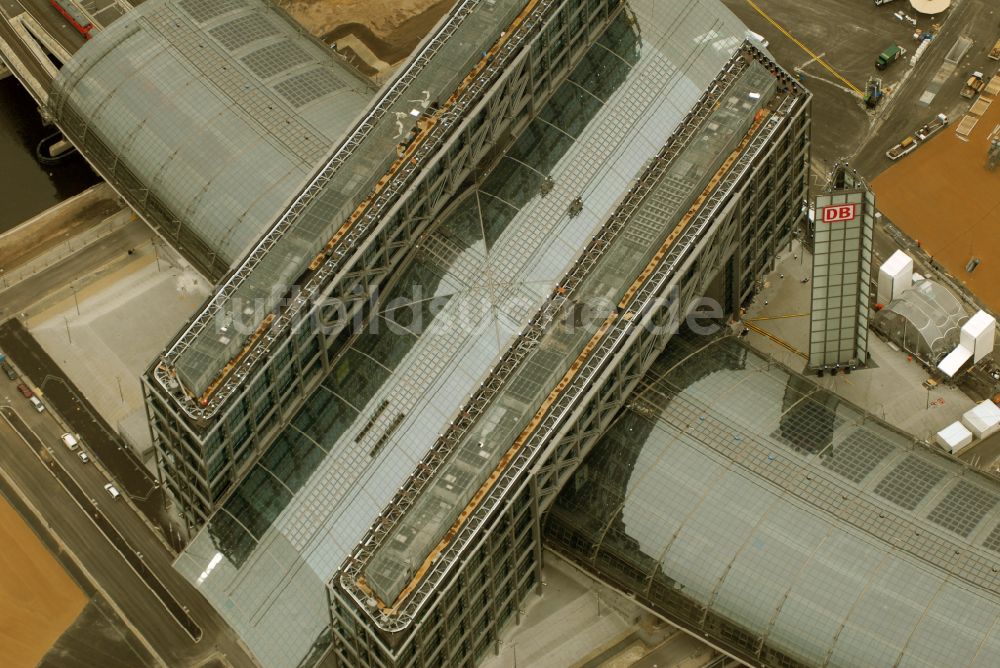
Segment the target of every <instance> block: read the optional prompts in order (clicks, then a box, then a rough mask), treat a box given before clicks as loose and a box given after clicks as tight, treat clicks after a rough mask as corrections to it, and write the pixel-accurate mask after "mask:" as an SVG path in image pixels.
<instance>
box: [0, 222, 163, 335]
mask: <svg viewBox="0 0 1000 668" xmlns="http://www.w3.org/2000/svg"><path fill="white" fill-rule="evenodd" d="M150 235H151V232H150V231H149V228H148V227H147V226H146V225H145V224H144V223H142V222H140V221H138V220H136V221H133V222H131V223H129V224H128V225H125V226H124V227H122V228H119V229H117V230H115V231H114V232H112V233H111V234H108V235H107V236H105V237H103V238H101V239H99V240H97V241H95V242H93V243H91V244H89V245H87V246H86V247H85V248H83V249H82V250H79V251H77V252H75V253H73V254H72V255H70V256H69V257H67V258H65V259H64V260H62V261H60V262H57V263H55V264H53V265H50V266H49V267H46V268H45V269H43V270H42V271H40V272H38V273H37V274H35V275H34V276H32V277H31V278H29V279H27V280H24V281H21V282H20V283H17V284H15V285H13V286H11V287H10V288H7V289H5V290H0V319H3V318H10V317H15V316H16V315H17V314H18V313H21V312H22V311H24V310H25V309H27V308H28V307H29V306H31V305H32V304H36V303H38V302H40V301H41V300H43V299H45V297H47V296H49V295H51V294H54V293H56V292H58V291H59V290H65V289H66V287H67V286H68V285H72V284H75V282H76V281H79V280H80V279H81V278H84V277H87V276H91V275H92V274H94V273H95V272H97V271H98V270H100V269H102V268H104V267H107V266H108V265H109V264H111V263H113V262H115V261H116V260H124V259H125V258H126V257H127V254H128V251H129V249H130V248H138V247H139V246H142V245H144V244H148V243H149V239H150Z"/></svg>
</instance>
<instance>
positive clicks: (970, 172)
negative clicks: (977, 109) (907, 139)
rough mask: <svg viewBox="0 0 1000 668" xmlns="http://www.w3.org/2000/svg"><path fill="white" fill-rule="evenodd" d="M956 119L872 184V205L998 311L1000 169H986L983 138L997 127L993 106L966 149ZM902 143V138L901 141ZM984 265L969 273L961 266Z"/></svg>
mask: <svg viewBox="0 0 1000 668" xmlns="http://www.w3.org/2000/svg"><path fill="white" fill-rule="evenodd" d="M960 121H961V118H953V119H951V125H949V126H948V127H947V128H945V129H944V130H942V131H941V133H940V134H938V135H937V136H936V137H933V138H931V140H930V141H928V142H927V143H926V144H925V145H924V146H921V147H919V148H918V149H917V150H916V151H914V152H913V153H911V154H910V155H908V156H906V157H904V158H901V159H900V160H899V162H898V163H896V164H895V165H893V166H892V167H890V168H889V169H888V170H886V171H885V172H883V173H882V174H881V175H879V176H878V177H877V178H876V179H875V180H874V181H873V182H872V188H873V189H874V190H875V196H876V205H877V206H878V208H879V209H880V210H881V211H882V212H883V213H885V215H886V216H888V218H889V219H890V220H891V221H892V222H893V223H895V224H896V226H897V227H899V228H900V229H902V230H903V231H905V232H906V233H907V234H908V235H910V236H911V237H913V238H914V239H918V240H920V242H921V244H922V245H923V247H924V249H925V250H926V251H927V252H928V253H930V254H931V255H932V256H933V257H934V259H936V260H937V261H938V262H940V263H941V264H942V265H944V267H945V268H947V270H948V272H949V273H951V274H952V276H954V277H955V278H956V279H958V280H959V281H962V282H964V283H965V284H966V285H967V286H968V287H969V289H970V290H971V291H972V292H974V293H975V294H976V295H977V296H978V297H979V298H980V299H981V300H982V301H983V302H984V303H985V304H986V305H987V306H989V307H990V308H991V309H993V310H994V311H1000V169H997V171H994V172H990V171H988V170H987V169H986V149H987V146H988V143H989V142H987V136H988V135H989V134H990V133H991V132H992V131H993V128H994V127H996V126H997V124H998V123H1000V98H998V99H997V100H995V101H994V102H993V104H991V105H990V108H989V109H988V110H987V112H986V114H985V115H984V116H983V117H982V118H981V119H980V120H979V123H978V125H976V127H975V129H974V130H973V131H972V134H971V135H970V136H969V141H968V142H965V141H962V140H961V139H959V138H958V136H957V135H956V134H955V128H956V127H957V126H958V124H959V122H960ZM900 139H902V137H900ZM973 255H975V256H976V257H978V258H979V259H980V260H981V261H982V262H981V264H980V265H979V267H978V268H977V269H976V270H975V271H974V272H973V273H971V274H969V273H967V272H966V271H965V265H966V263H967V262H968V261H969V259H970V258H971V257H972V256H973Z"/></svg>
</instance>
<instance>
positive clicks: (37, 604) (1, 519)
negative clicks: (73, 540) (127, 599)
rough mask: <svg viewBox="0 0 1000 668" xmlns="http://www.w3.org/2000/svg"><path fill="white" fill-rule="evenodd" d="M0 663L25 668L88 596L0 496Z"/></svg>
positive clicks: (33, 661) (59, 631) (70, 621)
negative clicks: (0, 547)
mask: <svg viewBox="0 0 1000 668" xmlns="http://www.w3.org/2000/svg"><path fill="white" fill-rule="evenodd" d="M0 545H2V546H3V547H2V549H0V647H2V648H3V649H2V655H3V659H2V664H3V665H4V666H6V667H8V668H21V667H22V666H23V667H24V668H30V667H32V666H35V665H37V664H38V661H39V660H40V659H41V658H42V657H43V656H44V655H45V653H46V652H47V651H48V649H49V647H50V646H51V645H52V643H53V642H55V641H56V639H57V638H59V636H60V635H61V634H62V632H63V631H64V630H65V629H66V627H68V626H69V625H70V624H72V623H73V620H74V619H76V617H77V615H79V614H80V611H81V610H83V606H84V604H85V603H86V602H87V597H86V596H85V595H84V593H83V592H82V591H80V589H79V588H78V587H77V586H76V584H75V583H74V582H73V580H71V579H70V577H69V575H67V574H66V571H64V570H63V568H62V566H60V565H59V563H58V562H57V561H56V560H55V559H54V558H53V557H52V555H51V554H49V552H48V551H47V550H46V549H45V546H44V545H42V543H41V541H39V540H38V537H37V536H36V535H35V534H34V533H33V532H32V531H31V529H30V528H29V527H28V525H27V524H25V522H24V520H22V519H21V516H20V515H18V514H17V511H15V510H14V509H13V508H12V507H11V506H10V505H9V504H8V503H7V501H6V500H5V499H4V498H3V497H0Z"/></svg>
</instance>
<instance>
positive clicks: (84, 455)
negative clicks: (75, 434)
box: [76, 450, 90, 464]
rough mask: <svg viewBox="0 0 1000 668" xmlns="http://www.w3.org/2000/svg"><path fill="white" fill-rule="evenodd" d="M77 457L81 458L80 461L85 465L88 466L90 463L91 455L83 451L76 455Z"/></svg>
mask: <svg viewBox="0 0 1000 668" xmlns="http://www.w3.org/2000/svg"><path fill="white" fill-rule="evenodd" d="M76 456H77V457H79V458H80V461H81V462H83V463H84V464H87V463H89V462H90V455H88V454H87V453H86V452H84V451H83V450H81V451H80V452H78V453H76Z"/></svg>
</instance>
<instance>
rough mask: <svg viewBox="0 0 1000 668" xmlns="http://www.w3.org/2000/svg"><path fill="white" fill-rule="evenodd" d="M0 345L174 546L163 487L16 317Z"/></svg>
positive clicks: (0, 330)
mask: <svg viewBox="0 0 1000 668" xmlns="http://www.w3.org/2000/svg"><path fill="white" fill-rule="evenodd" d="M0 349H2V350H3V351H4V352H5V353H6V354H7V355H8V356H9V357H10V358H11V360H12V362H13V363H14V364H15V365H16V367H17V368H18V369H19V370H20V372H21V373H22V374H24V375H25V376H26V377H27V379H28V380H29V381H30V382H29V383H28V384H29V385H30V386H31V387H32V388H34V389H36V390H37V391H39V394H40V395H41V397H42V401H43V402H44V403H46V404H47V405H51V407H53V408H54V409H55V410H56V411H57V412H58V414H59V415H61V416H63V418H64V419H65V420H67V421H68V422H69V423H70V427H71V431H73V432H74V433H77V434H79V435H80V436H81V437H82V438H83V440H84V441H85V442H86V443H87V444H88V448H89V450H90V451H91V452H92V454H93V455H94V456H95V457H96V458H97V459H98V460H99V461H100V462H101V463H102V465H103V466H104V467H105V468H106V469H108V470H109V471H110V472H111V474H112V475H113V476H114V479H115V483H116V484H117V485H119V486H120V488H121V490H122V491H123V492H126V493H128V494H129V496H130V498H131V499H132V500H133V502H134V503H135V505H136V507H137V508H138V509H139V510H140V511H141V512H142V513H143V514H144V515H145V517H146V519H147V520H148V521H149V522H150V523H151V524H152V525H154V526H156V527H157V528H158V530H159V533H160V535H161V536H163V537H164V539H163V540H168V539H169V540H170V541H171V544H172V545H173V548H174V550H177V549H179V548H180V546H181V542H180V538H179V534H178V533H177V530H176V528H175V527H174V526H173V524H172V523H171V521H170V519H169V516H168V515H167V513H166V511H165V504H166V493H165V491H164V490H163V489H162V488H161V487H160V486H159V484H158V482H157V480H156V478H155V477H154V476H153V475H152V474H151V473H150V472H149V470H148V469H147V468H146V467H145V466H144V465H143V463H142V462H141V461H140V460H139V458H138V456H137V455H135V453H133V452H132V450H131V449H130V448H128V447H127V445H126V444H125V443H124V442H123V441H122V440H121V438H120V437H119V436H118V434H117V433H116V432H115V431H114V430H113V429H112V428H111V427H110V425H108V423H107V422H105V420H104V418H103V417H101V415H100V414H99V413H98V412H97V411H96V410H95V409H94V407H93V406H91V404H90V402H88V401H87V399H86V398H85V397H84V396H83V393H82V392H80V390H79V389H78V388H77V387H76V385H74V384H73V381H72V380H70V379H69V378H68V377H66V375H65V374H64V373H63V372H62V370H61V369H60V368H59V365H58V364H56V362H55V361H54V360H53V359H52V358H51V357H49V355H48V353H46V352H45V351H44V350H43V349H42V348H41V346H39V345H38V343H37V342H36V341H35V339H34V337H32V336H31V334H30V333H29V332H28V331H27V330H26V329H25V328H24V326H23V325H22V324H21V322H20V321H19V320H8V321H7V322H5V323H3V324H2V325H0Z"/></svg>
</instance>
